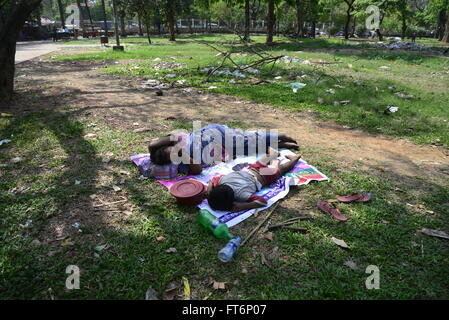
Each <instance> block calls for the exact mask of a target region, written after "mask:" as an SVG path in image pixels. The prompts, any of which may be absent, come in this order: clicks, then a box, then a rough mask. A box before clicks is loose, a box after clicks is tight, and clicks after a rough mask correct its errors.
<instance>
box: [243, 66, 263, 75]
mask: <svg viewBox="0 0 449 320" xmlns="http://www.w3.org/2000/svg"><path fill="white" fill-rule="evenodd" d="M245 72H248V73H251V74H259V73H260V71H259V70H257V69H255V68H251V67H250V68H246V69H245Z"/></svg>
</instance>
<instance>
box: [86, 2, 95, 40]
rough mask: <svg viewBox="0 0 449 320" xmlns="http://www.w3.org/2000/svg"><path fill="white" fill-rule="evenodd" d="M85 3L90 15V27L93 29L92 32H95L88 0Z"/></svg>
mask: <svg viewBox="0 0 449 320" xmlns="http://www.w3.org/2000/svg"><path fill="white" fill-rule="evenodd" d="M84 5H85V6H86V11H87V15H88V16H89V21H90V28H91V29H92V32H93V33H94V32H95V28H94V22H93V21H92V15H91V14H90V9H89V6H88V5H87V0H84Z"/></svg>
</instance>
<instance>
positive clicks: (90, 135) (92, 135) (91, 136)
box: [84, 133, 96, 138]
mask: <svg viewBox="0 0 449 320" xmlns="http://www.w3.org/2000/svg"><path fill="white" fill-rule="evenodd" d="M95 136H96V134H95V133H88V134H86V135H85V136H84V138H93V137H95Z"/></svg>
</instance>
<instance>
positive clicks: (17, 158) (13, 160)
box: [11, 157, 22, 163]
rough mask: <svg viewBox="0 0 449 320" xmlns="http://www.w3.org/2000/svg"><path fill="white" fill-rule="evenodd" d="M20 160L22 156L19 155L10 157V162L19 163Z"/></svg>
mask: <svg viewBox="0 0 449 320" xmlns="http://www.w3.org/2000/svg"><path fill="white" fill-rule="evenodd" d="M20 161H22V158H21V157H15V158H12V159H11V162H12V163H19V162H20Z"/></svg>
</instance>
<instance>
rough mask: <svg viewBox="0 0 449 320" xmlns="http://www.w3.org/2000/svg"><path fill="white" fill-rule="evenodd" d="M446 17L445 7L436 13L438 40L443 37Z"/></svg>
mask: <svg viewBox="0 0 449 320" xmlns="http://www.w3.org/2000/svg"><path fill="white" fill-rule="evenodd" d="M447 18H448V17H447V16H446V8H444V9H441V10H440V12H439V14H438V28H437V34H436V36H437V38H438V40H440V41H441V40H442V39H443V37H444V31H445V25H446V19H447Z"/></svg>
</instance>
